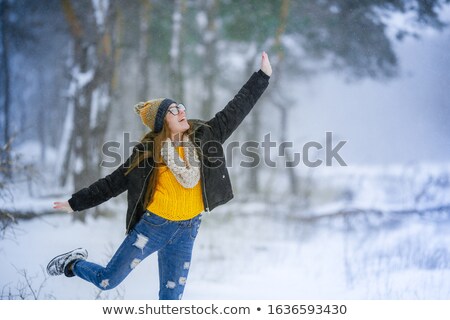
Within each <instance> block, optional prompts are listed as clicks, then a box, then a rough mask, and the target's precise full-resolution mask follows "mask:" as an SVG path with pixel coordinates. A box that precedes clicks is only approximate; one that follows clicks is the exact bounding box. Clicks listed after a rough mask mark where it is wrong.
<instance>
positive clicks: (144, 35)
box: [138, 0, 152, 101]
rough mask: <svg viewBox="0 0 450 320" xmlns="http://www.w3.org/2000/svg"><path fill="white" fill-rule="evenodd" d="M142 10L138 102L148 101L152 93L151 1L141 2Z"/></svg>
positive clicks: (143, 0)
mask: <svg viewBox="0 0 450 320" xmlns="http://www.w3.org/2000/svg"><path fill="white" fill-rule="evenodd" d="M141 6H142V9H141V11H140V16H139V33H140V36H139V51H138V52H139V70H142V71H141V72H140V74H139V79H140V80H139V89H138V95H139V96H138V101H143V100H147V99H148V98H149V97H150V95H151V93H150V92H149V89H150V86H149V83H150V74H149V64H150V55H149V44H150V43H151V41H152V38H151V32H150V19H151V2H150V0H142V1H141Z"/></svg>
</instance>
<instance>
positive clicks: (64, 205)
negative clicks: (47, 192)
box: [53, 201, 73, 213]
mask: <svg viewBox="0 0 450 320" xmlns="http://www.w3.org/2000/svg"><path fill="white" fill-rule="evenodd" d="M53 209H56V210H61V211H66V212H67V213H71V212H73V209H72V207H71V206H70V204H69V201H63V202H53Z"/></svg>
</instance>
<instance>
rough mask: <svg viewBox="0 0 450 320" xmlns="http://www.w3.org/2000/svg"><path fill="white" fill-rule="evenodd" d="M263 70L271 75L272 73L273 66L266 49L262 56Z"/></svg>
mask: <svg viewBox="0 0 450 320" xmlns="http://www.w3.org/2000/svg"><path fill="white" fill-rule="evenodd" d="M261 70H262V72H264V73H265V74H267V75H268V76H269V77H270V76H271V75H272V66H271V65H270V61H269V56H268V55H267V53H266V52H265V51H263V53H262V58H261Z"/></svg>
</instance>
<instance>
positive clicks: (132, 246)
mask: <svg viewBox="0 0 450 320" xmlns="http://www.w3.org/2000/svg"><path fill="white" fill-rule="evenodd" d="M200 223H201V215H198V216H197V217H195V218H193V219H190V220H183V221H170V220H166V219H164V218H162V217H159V216H157V215H155V214H154V213H151V212H149V211H146V212H145V213H144V215H143V216H142V218H141V220H140V221H139V222H138V223H137V224H136V226H135V227H134V228H133V229H132V230H131V231H130V232H129V234H128V235H127V237H126V238H125V240H124V241H123V242H122V244H121V245H120V247H119V249H117V251H116V253H115V254H114V256H113V257H112V258H111V260H110V261H109V263H108V265H107V266H106V267H102V266H100V265H98V264H95V263H92V262H88V261H85V260H80V261H78V262H76V263H75V264H74V266H73V273H74V274H75V275H77V276H78V277H80V278H82V279H84V280H86V281H89V282H91V283H93V284H94V285H96V286H97V287H98V288H99V289H101V290H109V289H113V288H115V287H116V286H117V285H118V284H119V283H120V282H122V280H123V279H125V277H126V276H127V275H128V274H129V273H130V272H131V271H132V270H133V269H134V268H135V267H136V266H137V265H138V264H139V263H140V262H141V261H142V260H144V259H145V258H146V257H148V256H149V255H150V254H152V253H153V252H155V251H158V268H159V299H161V300H176V299H181V297H182V295H183V291H184V287H185V285H186V279H187V276H188V272H189V267H190V264H191V257H192V248H193V245H194V240H195V237H196V236H197V233H198V229H199V227H200Z"/></svg>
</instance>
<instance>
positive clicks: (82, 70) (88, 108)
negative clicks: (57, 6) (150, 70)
mask: <svg viewBox="0 0 450 320" xmlns="http://www.w3.org/2000/svg"><path fill="white" fill-rule="evenodd" d="M62 5H63V10H64V13H65V16H66V20H67V22H68V24H69V28H70V31H71V34H72V37H73V59H72V65H71V67H70V68H71V74H72V80H71V84H70V88H71V89H70V90H72V92H70V94H71V97H70V99H71V101H69V103H71V104H72V105H69V108H73V130H71V132H69V133H67V137H66V142H69V141H70V142H71V143H70V145H69V146H62V148H66V154H65V156H64V165H67V164H69V161H70V163H71V165H69V166H68V167H70V168H73V169H71V172H68V171H69V170H68V171H62V172H61V174H62V175H63V176H65V175H69V174H72V175H73V178H74V179H73V182H74V188H75V190H80V189H82V188H84V187H86V186H87V185H90V184H91V183H92V182H94V181H95V180H97V179H98V178H100V175H101V168H100V166H99V163H100V160H101V159H100V151H101V147H102V144H103V143H104V139H105V134H106V129H107V125H108V122H109V121H108V119H109V114H110V109H111V101H112V95H113V92H112V91H113V86H114V85H116V84H117V82H116V81H114V79H115V66H116V59H117V55H116V54H115V53H116V50H115V41H114V39H115V35H114V29H115V19H116V14H115V13H116V11H115V9H116V8H115V5H116V2H115V1H111V3H110V4H109V6H108V7H107V8H103V9H104V10H105V11H99V10H101V8H94V5H93V3H89V5H86V4H85V5H83V15H82V16H81V14H77V11H76V9H75V7H74V6H75V5H78V4H76V3H72V2H71V1H69V0H62ZM95 10H97V11H95ZM96 14H97V16H98V14H102V15H103V21H102V22H100V21H98V20H96V18H97V17H96V16H95V15H96ZM81 19H84V20H83V21H84V22H83V23H82V22H81ZM68 116H69V115H68ZM69 122H70V119H69ZM70 125H71V124H70V123H68V124H67V126H70ZM67 130H69V129H67ZM64 179H65V177H64V178H63V177H62V179H61V180H64ZM77 217H79V218H80V219H81V220H84V218H85V215H84V214H81V215H77Z"/></svg>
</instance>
